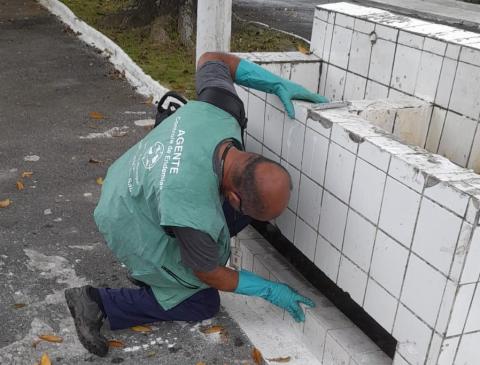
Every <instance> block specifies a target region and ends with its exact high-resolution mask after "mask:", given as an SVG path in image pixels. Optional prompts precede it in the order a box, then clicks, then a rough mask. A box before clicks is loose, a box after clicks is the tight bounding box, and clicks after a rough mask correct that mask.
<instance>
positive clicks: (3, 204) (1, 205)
mask: <svg viewBox="0 0 480 365" xmlns="http://www.w3.org/2000/svg"><path fill="white" fill-rule="evenodd" d="M10 204H12V201H11V200H10V199H5V200H0V208H6V207H8V206H9V205H10Z"/></svg>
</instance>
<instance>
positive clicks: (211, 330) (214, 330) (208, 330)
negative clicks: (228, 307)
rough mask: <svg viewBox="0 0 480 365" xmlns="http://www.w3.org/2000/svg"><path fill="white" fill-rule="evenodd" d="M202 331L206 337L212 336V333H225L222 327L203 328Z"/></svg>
mask: <svg viewBox="0 0 480 365" xmlns="http://www.w3.org/2000/svg"><path fill="white" fill-rule="evenodd" d="M200 331H201V332H202V333H205V334H206V335H208V334H211V333H219V332H223V327H222V326H210V327H202V328H200Z"/></svg>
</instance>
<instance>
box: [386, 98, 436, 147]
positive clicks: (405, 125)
mask: <svg viewBox="0 0 480 365" xmlns="http://www.w3.org/2000/svg"><path fill="white" fill-rule="evenodd" d="M391 90H393V89H391ZM431 115H432V107H431V106H428V107H427V106H425V107H420V108H418V107H414V108H404V109H401V110H398V111H397V115H396V118H395V126H394V129H393V134H394V135H395V136H397V137H399V138H400V139H401V140H402V141H405V142H407V143H409V144H411V145H414V146H422V147H423V146H424V145H425V142H426V139H427V132H428V126H429V124H430V118H431Z"/></svg>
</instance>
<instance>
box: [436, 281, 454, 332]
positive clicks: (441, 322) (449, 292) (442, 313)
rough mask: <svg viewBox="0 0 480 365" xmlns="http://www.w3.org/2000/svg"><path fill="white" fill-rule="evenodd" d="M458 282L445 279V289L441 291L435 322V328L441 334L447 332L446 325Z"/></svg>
mask: <svg viewBox="0 0 480 365" xmlns="http://www.w3.org/2000/svg"><path fill="white" fill-rule="evenodd" d="M457 288H458V283H455V282H454V281H452V280H447V284H446V286H445V291H444V293H443V297H442V302H441V303H440V310H439V312H438V318H437V323H436V324H435V330H436V331H437V332H438V333H440V334H441V335H442V336H445V334H446V332H447V325H448V322H449V321H450V314H451V313H452V308H453V302H454V300H455V295H456V293H457Z"/></svg>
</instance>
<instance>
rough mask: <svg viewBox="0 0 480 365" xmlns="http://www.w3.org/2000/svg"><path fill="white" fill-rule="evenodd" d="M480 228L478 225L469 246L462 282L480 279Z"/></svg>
mask: <svg viewBox="0 0 480 365" xmlns="http://www.w3.org/2000/svg"><path fill="white" fill-rule="evenodd" d="M479 262H480V230H479V228H478V227H477V228H476V229H475V231H474V232H473V237H472V241H471V243H470V247H469V248H468V253H467V258H466V260H465V267H464V268H463V273H462V278H461V282H462V283H473V282H476V281H478V280H479V276H480V265H478V263H479Z"/></svg>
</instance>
